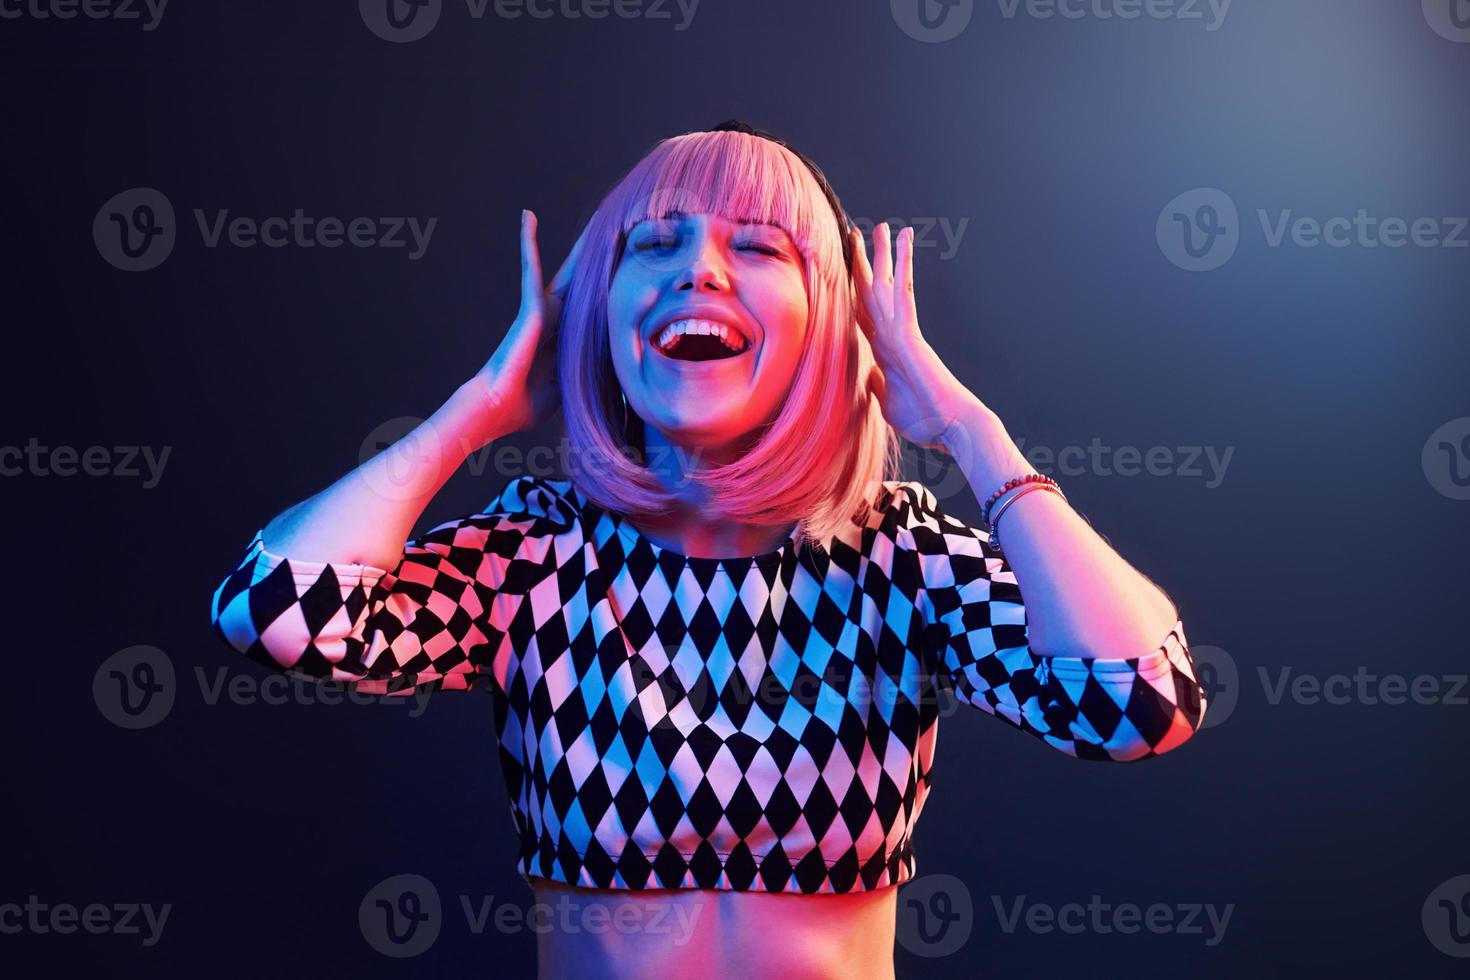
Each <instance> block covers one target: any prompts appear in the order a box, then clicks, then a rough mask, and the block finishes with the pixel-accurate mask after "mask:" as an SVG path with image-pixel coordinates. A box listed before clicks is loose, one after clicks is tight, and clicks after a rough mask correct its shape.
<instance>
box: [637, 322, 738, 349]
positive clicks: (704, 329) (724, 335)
mask: <svg viewBox="0 0 1470 980" xmlns="http://www.w3.org/2000/svg"><path fill="white" fill-rule="evenodd" d="M690 333H695V334H705V335H707V336H714V337H718V338H719V339H720V341H721V342H722V343H723V344H724V345H725V346H726V347H728V348H730V349H731V350H733V351H742V350H744V349H745V338H744V337H742V336H741V335H740V332H739V331H738V330H735V329H733V328H731V327H730V326H729V325H728V324H724V323H715V322H714V321H713V320H696V319H686V320H675V321H674V322H673V323H671V324H669V325H668V326H666V327H664V328H663V329H662V330H660V331H659V332H658V335H657V336H656V337H654V340H653V342H654V343H655V344H656V345H657V346H659V347H662V348H663V349H665V350H668V349H670V348H672V347H674V346H676V345H677V344H678V343H679V338H681V337H683V336H684V335H685V334H690Z"/></svg>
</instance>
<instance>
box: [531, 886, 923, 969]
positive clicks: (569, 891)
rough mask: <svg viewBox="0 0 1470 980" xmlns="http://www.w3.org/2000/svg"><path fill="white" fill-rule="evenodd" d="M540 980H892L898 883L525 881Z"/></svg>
mask: <svg viewBox="0 0 1470 980" xmlns="http://www.w3.org/2000/svg"><path fill="white" fill-rule="evenodd" d="M531 880H532V885H533V888H534V890H535V894H536V903H537V905H538V906H541V908H540V909H539V910H538V918H540V919H541V920H542V922H541V924H540V925H539V927H538V928H537V930H536V931H537V933H538V939H537V958H538V962H539V970H538V973H537V976H538V977H539V978H540V980H571V978H574V977H575V978H577V980H622V978H624V977H627V978H635V977H636V978H638V980H648V978H656V977H676V978H679V980H694V978H696V977H698V978H710V980H722V978H732V980H733V978H737V977H739V978H742V980H743V978H747V977H762V976H779V977H781V978H783V980H818V978H824V980H825V978H828V977H843V978H854V980H892V978H893V940H894V922H895V914H896V911H897V904H896V896H897V894H898V888H897V887H896V886H892V887H888V888H879V889H876V890H874V891H857V892H848V893H844V894H839V895H800V894H784V893H772V892H735V891H717V890H703V889H645V890H638V891H633V890H627V889H601V888H581V887H573V886H570V885H565V884H562V883H561V882H557V881H551V880H549V879H546V878H533V879H531Z"/></svg>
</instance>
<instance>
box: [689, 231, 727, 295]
mask: <svg viewBox="0 0 1470 980" xmlns="http://www.w3.org/2000/svg"><path fill="white" fill-rule="evenodd" d="M690 253H691V254H690V258H689V265H688V266H687V267H686V268H684V269H683V270H681V271H680V273H679V276H678V283H679V285H678V291H679V292H681V293H682V292H685V291H687V290H691V289H697V290H709V291H711V292H725V291H727V290H728V289H729V288H730V277H729V271H728V270H727V269H726V267H725V263H724V261H723V259H722V258H721V257H720V253H719V245H718V243H717V242H715V240H714V236H713V235H711V234H709V233H708V232H706V233H705V234H703V235H701V236H700V237H699V238H698V240H696V241H695V242H694V243H693V247H692V248H691V249H690Z"/></svg>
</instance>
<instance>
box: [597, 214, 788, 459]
mask: <svg viewBox="0 0 1470 980" xmlns="http://www.w3.org/2000/svg"><path fill="white" fill-rule="evenodd" d="M607 317H608V333H609V338H608V339H609V340H610V342H611V345H612V357H613V368H614V370H615V371H616V373H617V376H618V381H619V383H620V384H621V385H622V387H623V393H624V395H625V396H626V397H627V399H628V403H629V405H630V407H631V408H632V410H633V411H634V412H636V413H637V414H638V415H639V416H640V417H641V418H642V419H643V420H644V422H645V423H646V424H648V425H650V426H653V427H655V428H657V429H658V430H659V431H660V432H661V433H663V434H664V436H665V437H666V438H667V439H668V440H669V441H670V442H672V443H674V444H675V445H678V446H681V447H688V448H697V449H701V450H709V451H712V452H715V453H718V451H719V450H720V449H722V448H727V447H731V446H733V445H735V444H736V443H738V442H739V441H740V440H741V438H742V437H743V436H746V435H747V434H749V433H751V432H752V431H753V430H754V429H756V428H757V427H759V426H761V425H763V424H764V423H766V422H768V421H770V420H771V419H772V418H774V417H775V414H776V412H777V411H778V410H779V409H780V406H781V403H782V401H783V399H784V398H785V397H786V393H787V392H788V391H789V390H790V388H791V382H792V379H793V377H794V376H795V373H796V364H797V360H798V358H799V356H800V354H801V349H802V345H803V344H804V343H805V342H806V332H807V295H806V283H805V280H804V278H803V275H802V258H801V253H800V252H798V251H797V248H796V245H795V243H794V242H793V241H792V240H791V238H790V236H788V235H787V234H786V232H785V231H784V230H783V229H781V228H779V227H777V226H775V225H765V224H745V223H742V222H737V221H730V220H728V219H725V218H722V217H719V216H717V215H707V214H675V215H670V216H668V217H666V218H662V219H657V220H649V221H644V222H642V223H640V224H638V225H635V226H634V227H633V228H632V229H630V230H629V232H628V235H627V244H626V245H625V247H624V250H623V253H622V255H621V256H620V257H619V259H618V267H617V271H616V272H615V273H614V275H613V280H612V283H611V285H610V286H609V289H608V300H607ZM670 325H674V330H673V331H670V330H668V329H667V328H668V327H670ZM721 330H722V331H723V337H724V339H723V340H722V339H721V337H720V335H719V334H720V332H721Z"/></svg>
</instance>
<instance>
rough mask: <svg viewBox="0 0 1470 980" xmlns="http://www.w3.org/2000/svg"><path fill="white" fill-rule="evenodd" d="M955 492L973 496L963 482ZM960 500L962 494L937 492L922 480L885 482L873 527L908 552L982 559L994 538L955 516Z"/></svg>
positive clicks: (871, 522) (944, 489) (871, 521)
mask: <svg viewBox="0 0 1470 980" xmlns="http://www.w3.org/2000/svg"><path fill="white" fill-rule="evenodd" d="M953 489H954V490H960V491H963V492H964V493H965V494H966V495H969V496H973V495H972V494H970V490H969V485H968V484H967V483H964V482H963V481H960V482H959V483H958V484H957V485H956V486H955V487H954V488H953ZM957 499H958V494H957V493H955V492H952V489H951V487H950V486H947V485H942V486H941V487H940V488H939V490H938V491H936V490H935V489H934V488H932V487H930V486H928V485H926V484H924V483H920V482H919V481H918V480H885V481H883V483H882V485H881V487H880V489H879V491H878V493H877V494H876V496H875V498H874V501H873V508H872V512H871V514H870V515H869V526H870V527H873V528H875V529H877V530H878V531H879V532H880V533H885V534H887V535H888V536H889V537H892V538H893V539H894V541H895V544H896V545H897V546H898V547H900V548H902V549H904V550H909V551H917V552H920V553H923V554H954V553H964V554H968V555H980V554H981V553H982V552H983V550H984V548H985V545H986V544H987V543H988V542H989V541H990V535H988V534H987V533H986V532H985V531H983V530H981V529H980V528H979V527H977V526H975V525H974V524H971V523H969V522H968V521H966V520H964V519H962V518H961V517H959V516H958V514H957V513H955V512H951V511H952V509H954V510H956V511H957V507H956V508H952V504H954V503H955V502H956V501H957ZM977 507H978V505H977Z"/></svg>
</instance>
